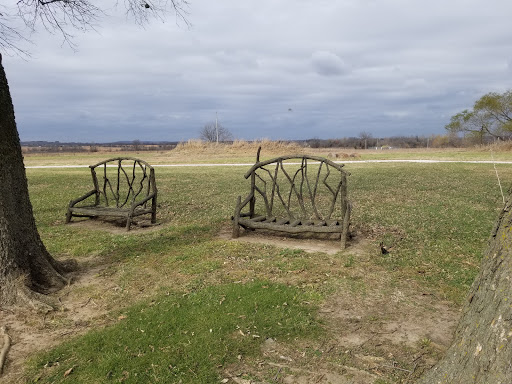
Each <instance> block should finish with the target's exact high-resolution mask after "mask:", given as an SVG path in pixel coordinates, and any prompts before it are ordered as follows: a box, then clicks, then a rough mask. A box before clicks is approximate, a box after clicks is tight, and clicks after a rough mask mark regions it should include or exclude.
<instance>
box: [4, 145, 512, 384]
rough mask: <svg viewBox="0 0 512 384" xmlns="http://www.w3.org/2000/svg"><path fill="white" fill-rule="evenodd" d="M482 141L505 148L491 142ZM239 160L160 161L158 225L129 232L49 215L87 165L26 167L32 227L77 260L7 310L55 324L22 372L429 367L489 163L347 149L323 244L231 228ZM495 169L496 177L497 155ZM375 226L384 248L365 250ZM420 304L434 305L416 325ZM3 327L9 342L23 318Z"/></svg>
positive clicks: (40, 325) (225, 153) (482, 205)
mask: <svg viewBox="0 0 512 384" xmlns="http://www.w3.org/2000/svg"><path fill="white" fill-rule="evenodd" d="M288 149H291V152H296V151H297V150H299V148H283V147H274V148H271V147H265V145H263V150H262V156H263V158H269V157H273V156H277V155H280V154H283V151H285V150H288ZM256 150H257V148H256V146H254V147H242V148H241V149H239V150H238V149H235V148H224V147H218V146H211V147H208V148H202V147H199V146H197V147H196V146H194V145H193V144H189V145H188V146H186V145H185V146H184V148H178V149H177V150H172V151H169V152H162V153H155V152H140V153H130V155H132V156H137V157H141V158H143V159H144V160H146V161H148V162H149V163H152V164H172V163H223V162H248V163H250V162H252V161H254V157H255V153H256ZM303 151H304V152H307V153H312V154H317V155H323V156H332V157H333V158H334V159H335V160H336V159H338V160H341V161H343V158H342V155H340V154H341V153H346V154H347V155H348V156H351V154H354V155H353V156H352V157H351V159H355V160H360V159H377V158H378V159H381V158H382V159H385V158H389V159H398V158H402V159H413V158H420V159H434V158H435V159H442V160H446V159H449V160H489V159H490V152H489V150H472V151H444V150H443V151H439V150H436V151H420V150H409V151H407V150H396V151H394V150H387V151H375V150H365V151H350V150H343V149H339V150H334V149H329V150H316V149H315V150H313V149H303ZM336 154H338V158H336V157H335V156H336ZM115 155H116V156H117V154H115ZM109 156H110V154H107V153H91V154H88V153H81V154H79V155H76V156H73V155H68V154H63V155H54V154H52V155H26V156H25V162H26V165H50V164H60V165H67V164H83V165H88V164H92V163H95V162H97V161H100V160H102V159H104V158H106V157H109ZM494 158H495V160H512V155H511V154H510V153H509V152H499V151H496V152H495V153H494ZM247 169H248V166H239V167H229V168H222V167H208V168H191V167H176V168H157V169H156V177H157V185H158V189H159V204H158V222H159V225H158V226H156V227H149V228H143V227H141V226H139V228H136V229H135V230H134V231H132V232H130V233H125V232H124V231H123V230H122V228H118V227H116V226H115V225H114V224H109V223H107V224H105V223H102V222H98V221H91V220H83V221H81V222H75V223H72V224H70V225H65V224H64V219H65V217H64V216H65V210H66V206H67V203H68V202H69V200H71V199H73V198H76V197H77V196H79V195H81V194H82V193H84V192H86V191H88V190H89V189H90V186H91V184H90V183H91V181H90V174H89V170H88V168H86V167H84V168H71V169H28V170H27V176H28V180H29V188H30V194H31V199H32V203H33V206H34V213H35V217H36V222H37V225H38V228H39V230H40V233H41V236H42V239H43V241H44V243H45V244H46V246H47V247H48V249H49V251H50V252H51V253H52V254H53V255H55V256H57V257H59V258H68V257H72V258H75V259H77V260H78V261H79V263H81V271H80V274H79V275H78V276H77V277H76V282H75V284H73V285H71V286H70V287H69V288H66V289H65V290H64V291H62V292H59V293H57V294H56V296H55V298H56V299H58V300H59V301H60V302H61V303H62V305H63V307H64V308H65V310H64V311H61V312H55V313H51V314H48V315H47V316H45V318H44V320H42V319H41V318H37V317H33V316H31V315H27V316H26V317H24V318H23V319H18V321H20V322H21V323H22V324H24V325H25V326H26V328H25V329H24V331H25V332H28V331H29V330H33V332H36V333H38V332H39V333H38V334H39V336H40V337H41V340H44V338H45V337H46V338H48V337H49V338H50V340H47V343H48V344H47V345H54V344H56V343H57V342H63V341H65V340H70V341H68V342H66V343H64V344H62V345H61V346H59V347H57V349H55V350H52V351H50V352H48V353H45V354H42V355H38V356H33V355H32V360H31V363H30V368H29V370H28V373H27V375H28V376H27V377H28V378H29V379H30V380H36V379H37V380H38V382H67V381H70V380H71V381H72V382H77V383H79V382H84V383H87V382H134V383H135V382H157V381H159V382H182V383H201V382H203V383H210V382H220V381H221V380H226V381H223V382H225V383H246V384H247V383H250V382H252V383H260V382H272V381H274V382H286V381H285V380H291V378H295V380H297V381H298V380H299V378H302V380H306V381H304V382H308V380H309V382H315V381H316V380H318V381H317V382H319V383H322V382H324V383H325V382H327V381H326V380H330V382H334V383H335V382H342V381H341V380H342V378H345V379H347V378H350V377H352V378H357V379H359V380H363V381H361V382H369V383H375V384H385V383H409V382H413V380H414V379H415V378H417V377H418V376H419V375H420V374H421V372H423V371H424V370H425V369H428V368H429V367H430V365H432V364H433V363H434V362H435V361H436V359H438V358H439V356H440V355H441V354H442V352H443V351H444V349H445V348H446V346H447V345H448V344H449V342H450V332H449V331H450V329H451V330H453V329H452V328H447V330H446V334H442V333H439V332H438V331H436V328H442V324H443V322H444V323H447V324H448V323H450V324H452V325H453V324H455V323H456V320H457V316H458V315H457V313H458V312H457V310H458V309H459V308H460V307H461V306H462V304H463V301H464V299H465V294H466V292H467V290H468V288H469V286H470V284H471V282H472V281H473V279H474V277H475V275H476V273H477V272H478V265H479V261H480V258H481V256H482V252H483V250H484V248H485V245H486V242H487V239H488V236H489V233H490V231H491V228H492V226H493V223H494V220H495V218H496V217H497V214H498V212H499V209H500V207H501V201H502V197H501V193H500V190H499V187H498V183H497V179H496V173H495V169H494V167H493V165H492V164H460V163H439V164H415V163H382V164H380V163H379V164H376V163H348V164H347V165H346V169H347V170H348V171H349V172H351V174H352V175H351V176H350V177H349V197H350V199H351V200H352V201H353V205H354V208H353V220H352V221H353V230H354V234H355V238H354V239H353V241H352V243H351V244H350V247H349V248H348V249H347V250H346V251H344V252H338V253H335V254H328V253H323V252H320V251H317V252H312V253H311V252H305V251H303V250H300V249H294V248H291V247H290V248H287V247H283V246H278V245H276V243H274V242H273V241H272V237H268V239H269V240H268V241H267V242H266V244H265V243H263V244H262V243H245V242H243V241H236V242H235V241H231V240H230V239H229V231H230V216H231V214H232V211H233V209H234V204H235V200H236V197H237V196H238V195H245V194H246V193H247V190H248V189H247V188H248V184H247V183H248V182H247V180H245V179H244V178H243V174H244V173H245V171H246V170H247ZM496 169H497V170H498V172H499V175H500V178H501V181H502V183H503V185H504V186H505V188H507V187H509V185H510V182H511V181H512V166H511V165H507V164H497V165H496ZM243 237H244V236H242V240H243ZM300 241H304V240H303V239H299V240H298V242H300ZM306 241H307V240H306ZM324 241H326V242H329V241H332V242H334V243H337V241H336V240H324ZM380 242H384V244H385V245H386V246H388V247H390V253H389V254H387V255H382V254H381V253H380V248H379V243H380ZM246 299H247V300H246ZM86 310H89V311H86ZM199 314H201V315H199ZM209 315H210V316H209ZM428 319H434V320H435V319H437V321H439V322H434V323H432V324H430V326H429V323H428ZM434 320H433V321H434ZM414 324H416V328H414V327H413V325H414ZM418 324H419V326H418ZM105 327H106V328H105ZM19 332H21V331H19ZM81 334H85V336H84V337H79V338H77V339H72V336H73V335H81ZM407 334H409V335H410V334H414V335H415V338H411V337H409V338H407V336H404V335H407ZM351 336H352V338H351ZM355 336H358V337H360V340H355V339H354V337H355ZM52 337H53V339H52ZM14 339H15V340H18V345H21V344H22V343H23V336H22V334H21V333H16V331H15V333H14ZM206 345H211V346H212V347H211V348H210V347H208V348H205V346H206ZM213 346H215V348H213ZM14 347H16V344H15V346H14ZM13 350H14V348H13ZM98 350H99V351H101V353H100V354H98ZM13 353H15V352H13ZM24 357H26V356H24ZM308 375H309V376H308ZM322 375H323V376H322ZM66 380H67V381H66ZM180 380H181V381H180ZM244 380H245V381H244ZM336 380H339V381H336ZM354 380H355V379H354ZM299 382H300V381H299ZM356 382H357V381H356Z"/></svg>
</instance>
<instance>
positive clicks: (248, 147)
mask: <svg viewBox="0 0 512 384" xmlns="http://www.w3.org/2000/svg"><path fill="white" fill-rule="evenodd" d="M259 147H261V150H262V153H264V154H265V155H269V154H282V153H283V152H286V153H303V152H304V148H303V147H301V146H300V145H299V144H297V143H291V142H284V141H272V140H268V139H263V140H257V141H245V140H235V141H234V142H233V143H230V144H227V143H209V142H205V141H201V140H189V141H187V142H183V143H179V144H178V145H177V146H176V148H175V149H174V151H175V153H179V154H187V153H190V154H198V153H201V154H209V155H215V154H224V155H225V154H238V155H240V154H256V152H257V151H258V148H259Z"/></svg>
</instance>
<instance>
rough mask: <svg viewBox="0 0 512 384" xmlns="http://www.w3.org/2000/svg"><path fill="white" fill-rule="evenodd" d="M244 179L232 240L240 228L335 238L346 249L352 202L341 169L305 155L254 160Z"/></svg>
mask: <svg viewBox="0 0 512 384" xmlns="http://www.w3.org/2000/svg"><path fill="white" fill-rule="evenodd" d="M259 153H260V151H259V150H258V155H257V159H256V164H254V165H253V166H252V167H251V169H249V171H247V173H246V174H245V178H246V179H249V178H250V180H251V187H250V191H249V195H248V196H247V197H246V198H245V199H244V200H242V197H241V196H239V197H238V200H237V204H236V208H235V213H234V216H233V237H235V238H236V237H238V236H239V235H240V227H243V228H244V229H249V230H255V229H266V230H271V231H280V232H285V233H289V234H298V233H304V232H310V233H340V235H341V248H342V249H344V248H345V247H346V241H347V237H348V230H349V224H350V212H351V203H350V202H349V200H348V199H347V176H348V175H350V173H348V172H346V171H344V170H343V169H342V168H343V165H342V164H336V163H334V162H332V161H330V160H328V159H325V158H322V157H317V156H307V155H296V156H282V157H277V158H274V159H271V160H266V161H259Z"/></svg>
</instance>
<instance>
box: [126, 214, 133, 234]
mask: <svg viewBox="0 0 512 384" xmlns="http://www.w3.org/2000/svg"><path fill="white" fill-rule="evenodd" d="M131 224H132V217H131V216H128V217H127V218H126V230H127V231H129V230H130V226H131Z"/></svg>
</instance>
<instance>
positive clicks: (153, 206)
mask: <svg viewBox="0 0 512 384" xmlns="http://www.w3.org/2000/svg"><path fill="white" fill-rule="evenodd" d="M155 223H156V197H155V198H154V199H153V200H152V202H151V224H155Z"/></svg>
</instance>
